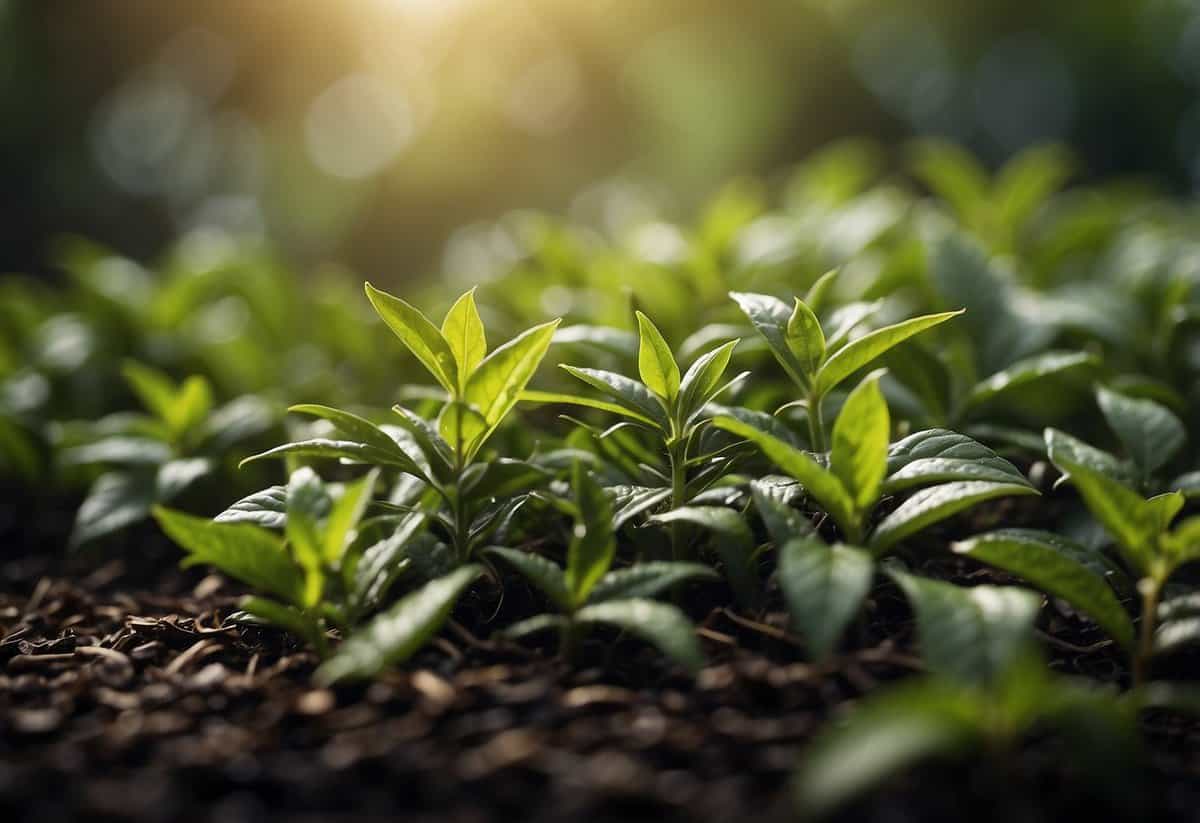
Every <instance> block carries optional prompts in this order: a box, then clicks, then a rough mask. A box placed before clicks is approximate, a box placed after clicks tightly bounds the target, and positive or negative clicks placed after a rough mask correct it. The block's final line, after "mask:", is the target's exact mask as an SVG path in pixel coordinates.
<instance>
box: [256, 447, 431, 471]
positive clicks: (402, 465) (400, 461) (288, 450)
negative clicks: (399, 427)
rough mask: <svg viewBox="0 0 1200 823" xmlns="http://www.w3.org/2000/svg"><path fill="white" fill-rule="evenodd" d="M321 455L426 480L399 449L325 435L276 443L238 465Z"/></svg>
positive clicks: (415, 465)
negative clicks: (292, 441) (276, 458)
mask: <svg viewBox="0 0 1200 823" xmlns="http://www.w3.org/2000/svg"><path fill="white" fill-rule="evenodd" d="M288 456H293V457H320V458H330V459H340V460H345V461H347V462H350V463H367V464H374V465H378V466H392V467H394V468H397V469H400V471H403V472H407V473H409V474H411V475H413V476H415V477H419V478H421V479H422V480H428V478H427V477H426V476H425V472H423V471H422V470H421V467H420V466H418V465H417V464H416V463H415V462H413V459H412V458H411V457H409V456H408V455H406V454H404V453H403V452H402V451H399V450H395V451H392V452H384V451H381V450H379V449H377V448H375V447H374V446H369V445H367V444H366V443H359V442H357V441H353V440H326V439H324V438H316V439H313V440H300V441H297V442H295V443H284V444H283V445H282V446H276V447H275V448H273V449H268V450H267V451H265V452H262V453H261V454H256V455H253V456H252V457H247V458H246V459H245V460H243V461H242V462H241V463H240V464H239V465H242V466H245V465H246V464H247V463H253V462H255V461H257V460H266V459H269V458H274V457H288Z"/></svg>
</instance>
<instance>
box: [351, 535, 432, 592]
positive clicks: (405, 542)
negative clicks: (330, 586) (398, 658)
mask: <svg viewBox="0 0 1200 823" xmlns="http://www.w3.org/2000/svg"><path fill="white" fill-rule="evenodd" d="M428 522H429V518H428V515H426V514H425V513H424V512H413V513H412V514H409V515H406V516H404V517H403V518H402V519H401V520H400V524H399V525H398V526H396V527H395V529H394V530H393V531H392V532H391V534H389V535H388V536H387V537H385V538H384V539H382V540H379V541H377V542H375V543H373V544H371V545H370V546H368V547H367V548H366V549H364V550H363V552H362V554H361V555H360V556H359V557H358V562H357V563H355V564H354V567H353V569H352V570H351V572H352V573H350V574H348V575H347V576H348V577H349V578H350V583H349V585H348V588H349V589H350V591H351V593H352V601H353V603H354V605H355V607H356V608H357V609H358V610H359V611H360V612H361V611H363V610H366V609H372V608H375V607H377V606H378V605H379V604H380V603H382V602H383V598H384V596H385V595H386V594H387V592H388V589H390V588H391V586H392V584H393V583H394V582H395V581H396V578H398V577H399V576H400V575H401V574H403V573H404V571H405V570H406V569H407V568H408V567H409V565H411V561H410V560H409V558H408V556H407V554H408V550H409V548H410V546H412V545H414V544H415V543H416V542H417V541H418V540H419V539H421V538H424V539H426V540H430V541H432V538H431V537H430V536H429V535H428V534H427V533H426V532H425V528H426V526H427V524H428Z"/></svg>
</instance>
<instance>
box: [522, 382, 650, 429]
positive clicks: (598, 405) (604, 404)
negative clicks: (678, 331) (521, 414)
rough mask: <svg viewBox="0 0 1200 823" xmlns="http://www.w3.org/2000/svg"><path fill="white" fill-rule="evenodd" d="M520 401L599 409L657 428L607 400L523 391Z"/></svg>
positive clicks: (637, 415)
mask: <svg viewBox="0 0 1200 823" xmlns="http://www.w3.org/2000/svg"><path fill="white" fill-rule="evenodd" d="M521 399H522V400H524V401H525V402H528V403H562V404H565V405H570V406H584V407H586V408H589V409H599V410H600V411H604V412H608V413H609V414H617V415H620V416H622V417H627V418H629V419H630V420H634V421H636V422H638V423H644V424H645V425H647V426H654V427H655V428H657V427H658V426H659V424H658V423H656V422H655V421H654V420H651V419H650V418H649V417H647V416H646V415H644V414H642V413H640V412H638V411H635V410H633V409H631V408H629V407H627V406H623V405H618V404H616V403H609V402H608V401H607V400H596V399H594V398H591V397H582V396H580V395H577V394H563V393H561V392H547V391H532V390H528V389H527V390H525V391H523V392H521Z"/></svg>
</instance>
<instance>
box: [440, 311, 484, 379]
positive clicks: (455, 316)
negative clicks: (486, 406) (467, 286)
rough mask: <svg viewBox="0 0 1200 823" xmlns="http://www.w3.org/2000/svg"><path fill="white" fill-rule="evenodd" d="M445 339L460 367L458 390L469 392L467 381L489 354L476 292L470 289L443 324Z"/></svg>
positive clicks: (448, 314) (448, 313)
mask: <svg viewBox="0 0 1200 823" xmlns="http://www.w3.org/2000/svg"><path fill="white" fill-rule="evenodd" d="M442 337H444V338H446V343H447V344H448V345H449V346H450V351H451V352H452V353H453V354H454V361H455V363H456V364H457V366H458V390H459V391H460V392H464V391H466V388H467V380H468V379H469V378H470V376H471V373H472V372H473V371H475V367H476V366H478V365H479V361H481V360H483V357H484V355H486V354H487V336H486V334H485V333H484V330H483V320H481V319H480V317H479V309H477V308H476V307H475V290H474V289H471V290H470V291H469V292H466V293H465V294H463V295H462V297H460V298H458V300H456V301H455V303H454V305H453V306H451V307H450V311H448V312H446V317H445V319H444V320H443V321H442Z"/></svg>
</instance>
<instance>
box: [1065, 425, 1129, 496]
mask: <svg viewBox="0 0 1200 823" xmlns="http://www.w3.org/2000/svg"><path fill="white" fill-rule="evenodd" d="M1044 438H1045V441H1046V454H1047V456H1048V457H1049V458H1050V462H1051V463H1053V464H1054V465H1055V466H1056V467H1058V470H1059V471H1061V472H1062V473H1063V476H1062V478H1061V479H1060V480H1059V481H1058V485H1061V484H1062V483H1065V482H1067V480H1069V479H1070V472H1068V471H1067V470H1066V469H1064V468H1063V466H1064V465H1065V464H1067V463H1074V464H1078V465H1081V466H1086V467H1088V468H1089V469H1091V470H1093V471H1095V472H1098V473H1099V474H1102V475H1104V476H1105V477H1108V478H1109V479H1111V480H1115V481H1116V482H1118V483H1121V484H1122V485H1126V486H1134V485H1136V484H1137V482H1138V476H1137V469H1136V468H1135V467H1134V466H1133V464H1131V463H1130V462H1129V461H1126V460H1120V459H1118V458H1117V457H1116V455H1113V454H1110V453H1109V452H1106V451H1104V450H1103V449H1098V448H1096V447H1095V446H1091V445H1089V444H1087V443H1085V442H1083V441H1082V440H1079V439H1077V438H1074V437H1072V436H1071V435H1069V434H1067V433H1066V432H1063V431H1059V430H1058V429H1046V431H1045V434H1044Z"/></svg>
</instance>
